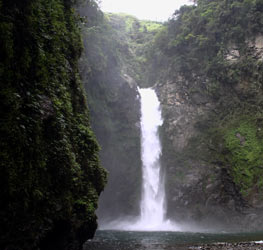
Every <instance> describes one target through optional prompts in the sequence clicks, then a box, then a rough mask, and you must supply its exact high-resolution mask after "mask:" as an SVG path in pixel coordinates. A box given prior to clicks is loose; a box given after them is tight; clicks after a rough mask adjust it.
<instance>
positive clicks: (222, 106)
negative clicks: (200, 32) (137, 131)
mask: <svg viewBox="0 0 263 250" xmlns="http://www.w3.org/2000/svg"><path fill="white" fill-rule="evenodd" d="M259 41H260V38H256V39H255V43H253V44H250V45H249V49H248V51H250V53H252V54H253V55H254V56H255V59H256V60H261V56H260V53H259V49H260V46H261V45H260V42H259ZM232 54H233V53H232ZM232 54H231V55H232ZM237 54H238V53H236V52H235V55H237ZM226 60H230V63H233V60H234V59H233V58H231V59H230V55H229V56H228V57H227V58H226ZM235 60H236V62H235V63H240V61H238V60H239V59H238V57H237V58H235ZM189 79H191V80H189ZM251 80H252V79H251ZM251 80H250V81H251ZM250 81H249V80H247V81H239V82H238V83H236V84H234V85H233V86H227V85H222V86H221V87H219V89H218V90H217V95H216V96H214V95H211V94H209V93H208V92H207V91H206V90H205V89H204V88H203V86H204V83H209V79H208V78H201V77H198V76H196V75H194V73H193V75H192V76H191V77H190V78H188V77H185V76H181V75H177V76H176V77H174V78H173V79H172V80H171V79H169V77H168V78H167V80H166V81H165V82H159V83H157V84H156V85H155V88H156V89H157V92H158V96H159V99H160V101H161V104H162V113H163V118H164V124H163V127H162V129H161V134H162V144H163V155H162V163H163V167H164V171H165V173H166V190H167V208H168V211H167V216H168V217H170V218H172V219H175V220H176V219H177V220H181V221H184V222H185V221H192V222H195V223H197V224H199V225H206V226H211V227H215V225H217V226H218V227H226V226H228V227H229V226H231V227H232V226H233V227H235V226H236V229H239V228H241V227H242V225H244V224H243V223H247V225H248V226H247V227H246V229H249V227H250V229H256V228H257V229H258V228H261V225H260V224H259V223H256V222H255V217H257V216H262V214H261V212H259V210H258V208H259V207H261V206H262V201H260V200H259V198H258V197H259V196H260V194H261V192H262V190H261V189H253V188H252V186H251V189H249V190H250V191H248V192H249V194H248V193H245V192H243V191H242V186H241V184H240V182H238V180H237V179H238V177H237V175H238V174H237V173H235V172H234V171H235V170H233V168H234V166H231V160H229V159H231V157H232V156H231V155H232V154H235V153H233V152H230V151H231V149H230V148H229V147H228V146H227V142H226V140H227V138H226V137H227V135H228V134H229V133H230V132H229V131H232V132H231V133H233V140H235V141H236V143H237V144H236V145H237V146H236V147H238V148H241V149H242V148H243V149H244V148H247V147H250V146H251V145H249V142H248V141H249V140H250V139H249V138H248V137H249V135H248V133H247V132H245V131H243V130H242V128H241V127H242V125H241V126H240V124H242V123H243V122H244V123H246V122H248V123H250V122H251V121H250V119H253V118H251V117H249V116H248V117H243V114H242V113H239V111H238V112H237V113H235V112H236V110H238V107H239V105H240V103H241V102H243V104H244V103H245V105H244V106H246V107H244V106H243V107H241V110H242V108H244V110H243V112H247V111H245V110H246V109H251V106H250V105H251V101H252V102H253V101H255V100H258V99H261V98H262V90H261V89H260V90H258V91H257V92H255V91H254V86H253V85H252V84H251V82H250ZM231 112H233V113H232V116H231V115H230V113H231ZM241 112H242V111H241ZM230 117H231V118H230ZM231 119H232V120H231ZM234 120H236V121H234ZM232 123H234V124H232ZM252 123H253V122H252ZM260 124H261V123H260V122H259V121H258V123H256V125H255V126H256V127H255V129H256V130H257V131H258V132H259V131H261V125H260ZM249 126H250V125H248V127H249ZM252 127H253V125H251V128H252ZM235 128H236V129H235ZM219 131H220V132H219ZM251 133H252V132H251ZM257 138H258V139H259V140H260V135H259V134H257V135H256V134H255V138H254V139H255V140H257ZM251 147H252V146H251ZM253 150H255V149H252V148H250V149H249V151H250V152H252V151H253ZM260 159H261V158H260ZM260 162H261V160H260ZM233 163H234V162H233V161H232V164H233ZM255 167H256V168H260V166H259V165H256V166H255ZM238 171H240V172H242V171H243V170H242V169H241V168H240V169H239V170H238ZM248 174H249V173H248ZM244 175H245V174H244ZM243 180H244V179H243ZM253 190H254V191H253ZM253 214H254V215H257V216H255V217H254V216H253ZM253 217H254V218H253ZM178 218H179V219H178Z"/></svg>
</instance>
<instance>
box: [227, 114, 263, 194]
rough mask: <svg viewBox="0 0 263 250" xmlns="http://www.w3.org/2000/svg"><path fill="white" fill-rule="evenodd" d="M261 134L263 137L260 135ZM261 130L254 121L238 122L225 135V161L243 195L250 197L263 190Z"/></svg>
mask: <svg viewBox="0 0 263 250" xmlns="http://www.w3.org/2000/svg"><path fill="white" fill-rule="evenodd" d="M260 134H261V135H260ZM262 139H263V138H262V133H261V128H260V127H258V126H257V124H255V123H254V122H253V120H252V119H247V120H243V121H242V122H240V121H238V123H237V124H233V125H232V126H231V127H229V128H228V129H227V130H226V132H225V134H224V141H225V147H226V149H227V151H226V152H225V160H226V162H227V164H231V172H232V175H233V177H234V181H235V183H236V184H237V185H238V186H239V187H240V190H241V193H242V194H243V195H244V196H248V195H249V194H250V193H251V192H255V190H254V189H255V188H256V189H257V190H261V191H262V188H263V182H262V178H261V176H262V174H263V167H262V164H263V146H262V145H263V144H262Z"/></svg>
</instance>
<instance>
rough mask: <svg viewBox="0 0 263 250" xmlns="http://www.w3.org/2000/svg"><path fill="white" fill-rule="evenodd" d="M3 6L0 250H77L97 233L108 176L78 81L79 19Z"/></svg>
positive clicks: (67, 9) (58, 10)
mask: <svg viewBox="0 0 263 250" xmlns="http://www.w3.org/2000/svg"><path fill="white" fill-rule="evenodd" d="M0 6H1V9H0V16H1V21H0V27H1V29H0V41H1V42H0V45H1V46H0V54H1V59H0V74H1V75H0V82H1V90H0V99H1V100H0V102H1V107H2V109H1V111H0V117H1V118H0V124H1V126H0V136H1V142H0V152H1V153H0V162H1V163H0V164H1V170H0V189H1V191H0V200H1V204H2V205H1V208H0V216H1V218H0V224H1V229H0V235H1V236H0V248H1V249H2V248H3V249H5V248H8V247H9V246H12V247H13V248H14V249H33V248H36V247H40V249H54V248H56V249H61V248H62V249H67V247H68V246H69V243H70V244H73V242H75V243H76V244H75V243H74V244H75V245H76V246H78V245H80V244H82V243H83V241H85V240H86V239H87V238H88V237H91V236H92V235H93V234H94V230H95V229H96V215H95V213H94V210H95V208H96V207H97V199H98V195H99V193H100V192H101V191H102V189H103V186H104V183H105V178H106V174H105V171H104V170H103V168H102V167H101V166H100V164H99V161H98V150H99V147H98V145H97V142H96V140H95V137H94V135H93V132H92V131H91V129H90V126H89V117H88V110H87V106H86V101H85V96H84V94H83V91H82V86H81V82H80V80H79V76H78V58H79V56H80V52H81V48H82V46H81V39H80V33H79V27H78V25H77V19H76V15H75V13H74V10H73V8H72V4H71V3H69V2H67V1H62V0H52V1H44V0H37V1H26V2H23V3H21V2H20V1H12V2H8V1H1V5H0ZM76 201H81V202H82V206H83V209H82V210H81V211H80V210H79V209H78V206H77V205H76V204H78V202H76ZM87 218H90V219H87ZM61 225H66V226H65V227H64V229H63V230H61V232H59V230H57V229H58V228H60V227H61ZM83 228H84V229H85V228H89V231H85V230H84V229H83ZM82 229H83V230H84V231H85V233H86V236H85V237H82V238H79V237H78V234H79V233H80V232H81V230H82ZM49 241H52V244H51V242H49Z"/></svg>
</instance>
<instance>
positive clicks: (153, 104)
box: [103, 88, 181, 231]
mask: <svg viewBox="0 0 263 250" xmlns="http://www.w3.org/2000/svg"><path fill="white" fill-rule="evenodd" d="M139 93H140V96H141V151H142V155H141V158H142V199H141V204H140V208H141V209H140V210H141V212H140V216H139V218H137V219H127V220H125V219H124V220H117V221H114V222H112V223H110V224H109V225H108V226H104V227H103V229H118V230H132V231H180V230H181V229H180V228H179V227H178V226H177V225H176V224H175V223H173V222H171V221H170V220H167V219H166V218H165V213H166V207H165V188H164V184H165V183H164V178H163V173H162V171H161V163H160V156H161V143H160V138H159V133H158V130H159V127H160V126H161V125H162V123H163V120H162V115H161V108H160V102H159V100H158V98H157V95H156V93H155V91H154V90H153V89H151V88H148V89H139Z"/></svg>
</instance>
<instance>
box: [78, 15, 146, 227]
mask: <svg viewBox="0 0 263 250" xmlns="http://www.w3.org/2000/svg"><path fill="white" fill-rule="evenodd" d="M103 22H106V25H104V26H103V24H102V23H97V24H95V25H94V27H96V29H100V30H102V31H101V33H100V35H99V36H98V37H95V38H94V37H93V36H92V35H91V36H90V34H89V27H88V28H86V27H84V31H83V34H84V45H85V50H84V54H83V56H82V61H81V69H82V70H81V72H82V78H83V80H84V84H85V89H86V93H87V96H88V102H89V103H88V104H89V107H90V117H91V124H92V128H93V129H94V131H95V134H96V137H97V138H98V141H99V144H100V146H101V151H100V159H101V162H102V164H103V166H104V167H105V168H106V169H107V170H108V183H107V186H106V188H105V190H104V192H103V194H102V196H101V199H100V204H99V209H98V211H97V214H98V216H99V219H100V222H101V224H104V223H106V222H107V221H109V220H114V219H117V218H119V217H123V216H134V215H138V214H139V201H140V194H141V157H140V155H141V149H140V100H139V93H138V91H137V83H136V81H135V80H134V79H133V78H132V77H131V76H130V75H129V74H128V72H127V71H126V70H125V69H126V67H127V64H126V63H124V64H123V63H122V62H123V60H124V58H125V57H129V56H130V52H129V47H128V46H127V44H126V43H124V41H123V38H122V37H120V35H123V34H122V33H121V34H119V33H118V32H119V30H115V29H113V28H112V27H111V26H110V23H108V21H107V20H104V21H103ZM94 27H93V29H95V28H94ZM89 39H91V41H89ZM94 40H95V41H94ZM97 45H99V46H97ZM92 46H94V47H92ZM109 48H111V49H109ZM90 54H95V57H96V60H97V61H98V62H97V63H96V64H95V65H91V66H90V67H91V68H93V67H94V71H97V74H89V72H88V71H87V65H89V60H90V57H89V55H90ZM102 55H103V56H102ZM118 56H119V57H118ZM124 61H125V60H124ZM98 64H99V65H101V67H102V68H101V69H99V68H98Z"/></svg>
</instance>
